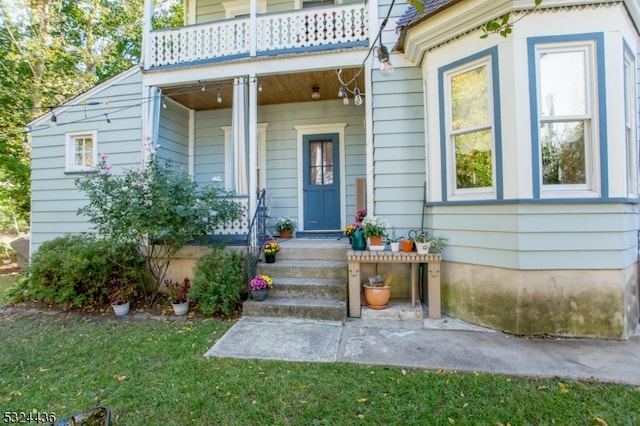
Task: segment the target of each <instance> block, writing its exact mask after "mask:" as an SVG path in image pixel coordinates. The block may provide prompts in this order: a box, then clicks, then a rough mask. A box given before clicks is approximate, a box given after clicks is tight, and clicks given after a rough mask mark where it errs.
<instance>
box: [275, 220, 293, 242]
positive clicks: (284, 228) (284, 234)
mask: <svg viewBox="0 0 640 426" xmlns="http://www.w3.org/2000/svg"><path fill="white" fill-rule="evenodd" d="M297 225H298V223H297V222H296V220H295V219H294V218H292V217H290V216H284V217H280V218H278V221H277V222H276V224H275V228H276V231H278V233H279V234H280V238H291V236H292V235H293V231H295V230H296V226H297Z"/></svg>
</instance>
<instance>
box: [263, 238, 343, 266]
mask: <svg viewBox="0 0 640 426" xmlns="http://www.w3.org/2000/svg"><path fill="white" fill-rule="evenodd" d="M276 241H278V243H279V244H280V251H279V252H278V253H277V255H276V259H277V260H278V261H280V260H337V261H339V260H345V259H346V258H347V251H349V249H350V248H351V246H350V245H349V239H348V238H342V239H340V240H338V239H309V238H292V239H290V240H278V239H276Z"/></svg>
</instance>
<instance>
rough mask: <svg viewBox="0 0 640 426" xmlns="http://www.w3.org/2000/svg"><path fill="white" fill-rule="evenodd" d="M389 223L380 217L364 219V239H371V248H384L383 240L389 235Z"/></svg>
mask: <svg viewBox="0 0 640 426" xmlns="http://www.w3.org/2000/svg"><path fill="white" fill-rule="evenodd" d="M388 227H389V222H388V221H387V220H386V219H384V218H382V217H380V216H367V217H365V218H364V219H362V229H363V231H364V237H365V238H368V239H369V245H370V246H382V238H383V237H384V236H385V235H386V233H387V228H388Z"/></svg>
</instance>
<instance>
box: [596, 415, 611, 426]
mask: <svg viewBox="0 0 640 426" xmlns="http://www.w3.org/2000/svg"><path fill="white" fill-rule="evenodd" d="M593 420H595V421H596V422H598V423H600V424H601V425H602V426H609V424H608V423H607V422H605V421H604V420H602V419H601V418H600V417H598V416H593Z"/></svg>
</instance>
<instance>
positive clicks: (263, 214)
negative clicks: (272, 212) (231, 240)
mask: <svg viewBox="0 0 640 426" xmlns="http://www.w3.org/2000/svg"><path fill="white" fill-rule="evenodd" d="M265 194H266V190H264V189H261V190H260V192H258V200H257V202H256V209H255V211H254V212H253V217H252V218H251V222H250V223H249V230H248V231H247V290H248V291H249V294H251V285H250V283H251V279H252V278H253V277H254V275H255V274H256V270H257V269H258V260H259V259H260V255H261V254H262V245H263V244H264V242H265V240H266V235H267V219H268V217H269V212H268V211H267V204H266V202H265Z"/></svg>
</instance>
